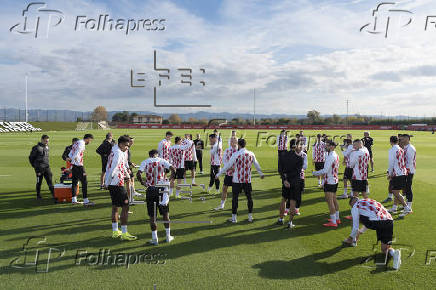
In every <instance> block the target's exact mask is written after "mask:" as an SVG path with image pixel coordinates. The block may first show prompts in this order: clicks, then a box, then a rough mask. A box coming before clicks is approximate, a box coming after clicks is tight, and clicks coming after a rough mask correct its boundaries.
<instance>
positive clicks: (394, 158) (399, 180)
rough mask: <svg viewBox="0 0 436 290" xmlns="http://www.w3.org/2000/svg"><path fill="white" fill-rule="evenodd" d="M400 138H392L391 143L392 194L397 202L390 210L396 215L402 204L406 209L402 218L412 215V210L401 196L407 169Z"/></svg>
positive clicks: (389, 171) (390, 174) (390, 171)
mask: <svg viewBox="0 0 436 290" xmlns="http://www.w3.org/2000/svg"><path fill="white" fill-rule="evenodd" d="M398 142H399V140H398V137H397V136H391V138H390V143H391V145H392V148H391V149H390V150H389V169H388V173H389V177H390V179H391V180H392V193H393V194H394V197H395V200H394V205H393V206H392V208H391V209H390V210H389V212H391V213H396V211H397V204H398V203H401V204H402V205H403V207H404V210H403V212H402V215H401V217H404V216H406V215H408V214H410V213H412V209H411V208H410V207H409V206H408V205H407V203H406V202H405V201H404V198H403V196H402V195H401V194H400V191H401V190H404V189H405V188H406V178H407V169H406V163H405V158H404V150H403V149H402V148H401V147H400V146H399V145H398Z"/></svg>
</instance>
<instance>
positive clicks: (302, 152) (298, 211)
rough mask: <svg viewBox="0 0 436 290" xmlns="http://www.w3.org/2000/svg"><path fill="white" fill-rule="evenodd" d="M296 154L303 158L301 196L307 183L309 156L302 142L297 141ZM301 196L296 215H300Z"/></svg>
mask: <svg viewBox="0 0 436 290" xmlns="http://www.w3.org/2000/svg"><path fill="white" fill-rule="evenodd" d="M295 153H297V155H299V156H301V157H303V168H301V173H300V191H301V195H302V194H303V192H304V187H305V182H304V178H305V170H306V169H307V165H308V162H307V154H306V152H304V151H303V147H302V146H301V144H300V142H299V141H297V143H296V148H295ZM301 195H300V199H299V200H297V203H296V206H295V207H296V209H295V210H296V213H295V214H296V215H300V206H301Z"/></svg>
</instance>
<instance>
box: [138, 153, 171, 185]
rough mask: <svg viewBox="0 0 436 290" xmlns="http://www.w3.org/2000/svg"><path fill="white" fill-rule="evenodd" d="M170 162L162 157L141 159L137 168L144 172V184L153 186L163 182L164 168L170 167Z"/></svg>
mask: <svg viewBox="0 0 436 290" xmlns="http://www.w3.org/2000/svg"><path fill="white" fill-rule="evenodd" d="M170 166H171V164H170V163H169V162H168V161H166V160H165V159H163V158H160V157H156V158H148V159H146V160H144V161H142V163H141V166H140V167H139V170H140V171H141V172H144V173H145V184H146V186H154V185H156V181H157V184H161V183H163V182H165V181H166V180H165V168H166V169H168V168H170Z"/></svg>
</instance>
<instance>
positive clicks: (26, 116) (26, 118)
mask: <svg viewBox="0 0 436 290" xmlns="http://www.w3.org/2000/svg"><path fill="white" fill-rule="evenodd" d="M25 80H26V102H25V103H26V112H25V114H26V115H25V120H26V123H27V122H28V121H29V120H28V119H29V118H28V115H29V114H28V112H27V74H26V77H25Z"/></svg>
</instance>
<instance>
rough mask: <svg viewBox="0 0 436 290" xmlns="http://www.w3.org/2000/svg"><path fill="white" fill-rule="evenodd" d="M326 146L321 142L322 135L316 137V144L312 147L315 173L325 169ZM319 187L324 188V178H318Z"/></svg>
mask: <svg viewBox="0 0 436 290" xmlns="http://www.w3.org/2000/svg"><path fill="white" fill-rule="evenodd" d="M325 151H326V144H325V143H324V142H323V141H321V134H318V135H316V142H315V144H313V147H312V162H313V164H314V166H315V171H318V170H321V169H323V168H324V162H325ZM318 186H319V187H321V186H322V176H318Z"/></svg>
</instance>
